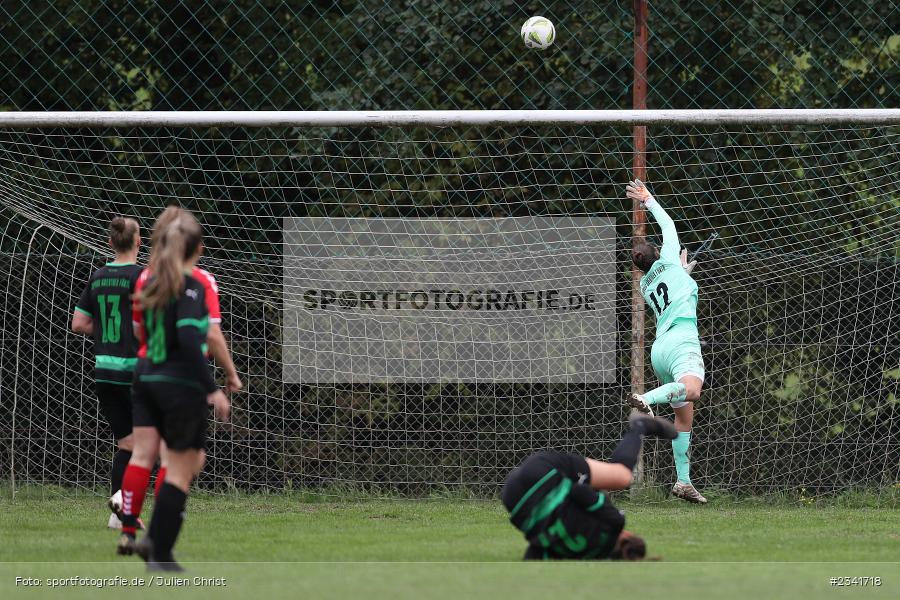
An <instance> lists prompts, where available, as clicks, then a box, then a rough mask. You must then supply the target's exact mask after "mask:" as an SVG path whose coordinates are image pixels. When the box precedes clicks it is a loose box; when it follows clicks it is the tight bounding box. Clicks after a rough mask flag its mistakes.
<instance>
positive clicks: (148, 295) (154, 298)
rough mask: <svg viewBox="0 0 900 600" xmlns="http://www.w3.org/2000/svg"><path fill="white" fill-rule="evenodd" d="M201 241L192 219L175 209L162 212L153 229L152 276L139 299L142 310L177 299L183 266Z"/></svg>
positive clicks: (170, 208) (169, 208) (200, 232)
mask: <svg viewBox="0 0 900 600" xmlns="http://www.w3.org/2000/svg"><path fill="white" fill-rule="evenodd" d="M202 241H203V231H202V229H201V228H200V223H198V222H197V219H195V218H194V215H192V214H191V213H190V212H188V211H186V210H184V209H183V208H179V207H177V206H170V207H168V208H167V209H166V210H164V211H163V213H162V214H161V215H160V216H159V218H158V219H157V220H156V224H155V225H154V227H153V236H152V237H151V244H152V248H151V250H150V267H149V268H150V273H151V275H152V276H151V279H150V281H149V282H148V283H147V286H146V287H145V288H144V289H143V291H142V292H141V294H140V296H139V298H138V299H139V301H140V304H141V307H142V308H144V309H148V308H162V307H164V306H166V305H167V304H168V303H169V302H171V301H172V300H174V299H175V298H177V297H178V295H179V294H180V293H181V290H182V288H183V286H184V267H185V263H186V262H187V260H188V259H190V258H191V257H192V256H193V255H194V254H195V253H196V252H197V249H198V248H199V247H200V243H201V242H202Z"/></svg>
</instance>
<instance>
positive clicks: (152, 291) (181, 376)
mask: <svg viewBox="0 0 900 600" xmlns="http://www.w3.org/2000/svg"><path fill="white" fill-rule="evenodd" d="M171 211H175V212H176V213H177V214H176V215H175V217H174V218H170V219H167V220H166V221H165V224H164V226H162V227H160V225H159V220H158V221H157V225H156V227H154V230H153V236H152V249H151V253H150V266H149V267H148V269H149V270H150V272H151V273H152V275H151V276H150V278H149V279H148V280H147V282H146V285H145V286H144V287H143V289H141V290H140V291H139V293H137V294H136V300H135V305H134V309H133V315H132V319H133V320H134V322H135V323H136V329H137V331H138V338H139V341H140V347H139V350H138V364H137V368H136V369H135V376H134V437H135V447H134V453H133V455H132V458H131V462H130V463H129V465H128V469H127V470H126V471H125V477H124V481H123V484H122V515H123V516H122V536H121V537H120V539H119V545H118V552H119V553H120V554H131V553H132V552H137V553H138V554H139V555H140V556H141V557H142V558H143V559H144V560H146V561H147V564H148V568H150V569H153V570H166V571H180V570H181V567H179V566H178V564H177V563H176V562H175V560H174V558H173V556H172V548H173V546H174V545H175V541H176V539H177V538H178V534H179V532H180V530H181V525H182V518H183V514H184V507H185V503H186V501H187V494H188V491H189V489H190V485H191V482H192V481H193V479H194V477H195V476H196V475H197V474H198V472H199V468H200V465H201V464H202V463H201V461H200V460H199V459H200V455H201V452H203V451H204V450H205V448H206V431H207V412H208V406H209V405H210V404H211V405H213V406H214V407H215V408H216V410H217V411H218V412H219V414H220V416H221V417H222V418H223V420H225V419H227V417H228V412H229V408H230V406H229V403H228V399H227V397H226V396H225V394H224V393H223V392H222V390H220V389H219V388H218V386H217V385H216V382H215V380H214V379H213V376H212V373H211V371H210V369H209V368H208V365H207V362H206V335H207V330H208V328H209V312H208V310H207V308H206V304H205V298H204V293H205V291H204V287H203V285H202V284H201V283H200V282H199V281H197V280H196V279H194V278H193V277H192V276H191V275H190V272H191V269H192V268H193V267H194V265H195V264H196V263H197V260H198V259H199V258H200V254H201V253H202V251H203V245H202V239H203V238H202V231H201V228H200V224H199V223H198V222H197V220H196V219H195V218H194V216H193V215H192V214H191V213H190V212H188V211H186V210H184V209H181V208H177V207H169V208H168V209H166V213H171ZM169 216H171V215H169ZM160 440H163V441H165V443H166V446H167V447H168V462H169V468H168V470H167V472H166V475H165V481H164V482H163V484H162V486H161V488H160V491H159V496H158V497H157V500H156V502H155V504H154V507H153V516H152V519H151V521H150V526H149V529H148V531H147V535H146V536H144V538H143V539H141V541H140V542H139V543H137V544H135V543H134V535H135V528H136V521H137V515H139V514H140V510H141V506H142V504H143V502H144V496H145V493H146V489H147V483H148V481H149V478H150V470H151V469H152V468H153V465H154V464H155V463H156V459H157V457H158V454H159V445H160V444H159V443H160Z"/></svg>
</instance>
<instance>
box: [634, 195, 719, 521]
mask: <svg viewBox="0 0 900 600" xmlns="http://www.w3.org/2000/svg"><path fill="white" fill-rule="evenodd" d="M626 195H627V196H628V197H629V198H631V199H632V200H638V201H640V202H641V203H642V204H643V206H644V208H646V209H647V210H649V211H650V214H652V215H653V218H654V219H656V222H657V223H658V224H659V226H660V228H661V229H662V234H663V245H662V249H661V250H660V249H657V248H656V247H655V246H653V245H652V244H649V243H646V242H641V243H638V244H636V245H635V246H634V248H633V249H632V260H633V262H634V264H635V266H636V267H637V268H639V269H640V270H641V271H643V272H644V276H643V277H641V295H642V296H644V300H646V302H647V304H648V305H649V306H650V308H651V310H652V311H653V314H655V315H656V339H655V340H654V341H653V348H652V349H651V351H650V363H651V365H652V366H653V371H654V373H656V377H657V379H659V382H660V383H661V384H662V385H660V386H659V387H657V388H655V389H652V390H650V391H648V392H646V393H644V394H643V395H640V394H633V395H632V397H631V402H630V403H631V406H632V407H633V408H635V409H637V410H639V411H640V412H643V413H646V414H650V415H652V414H653V408H652V407H653V405H655V404H670V405H671V406H672V408H673V409H674V410H675V428H676V429H677V430H678V437H677V438H676V439H674V440H672V452H673V454H674V455H675V470H676V472H677V474H678V481H677V482H676V483H675V486H674V487H673V488H672V495H673V496H676V497H678V498H681V499H683V500H687V501H688V502H694V503H698V504H706V498H704V497H703V496H702V495H701V494H700V492H698V491H697V490H696V489H695V488H694V486H693V484H692V483H691V463H690V460H689V458H688V448H689V447H690V445H691V426H692V425H693V421H694V402H696V401H697V400H699V399H700V390H701V388H702V387H703V377H704V368H703V356H702V355H701V354H700V336H699V333H698V332H697V283H696V282H695V281H694V280H693V279H692V278H691V271H692V270H693V268H694V266H695V265H696V261H694V262H691V263H690V264H688V262H687V251H686V250H685V251H683V252H681V245H680V244H679V242H678V232H677V231H676V230H675V223H674V222H673V221H672V218H671V217H669V215H667V214H666V211H664V210H663V208H662V206H660V205H659V203H658V202H657V201H656V200H655V199H654V198H653V196H652V195H651V194H650V191H649V190H647V188H646V186H645V185H644V184H643V183H641V181H640V180H637V179H636V180H634V181H632V182H630V183H629V184H628V186H627V187H626Z"/></svg>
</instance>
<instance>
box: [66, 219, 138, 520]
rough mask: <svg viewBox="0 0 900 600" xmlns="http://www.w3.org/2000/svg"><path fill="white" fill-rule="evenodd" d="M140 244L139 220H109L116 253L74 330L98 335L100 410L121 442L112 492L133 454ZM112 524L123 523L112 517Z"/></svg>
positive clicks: (84, 295)
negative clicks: (134, 303) (134, 315)
mask: <svg viewBox="0 0 900 600" xmlns="http://www.w3.org/2000/svg"><path fill="white" fill-rule="evenodd" d="M140 244H141V238H140V231H139V228H138V224H137V221H135V220H134V219H127V218H124V217H116V218H115V219H113V220H112V222H111V223H110V225H109V245H110V247H111V248H112V249H113V250H114V251H115V259H114V260H113V261H112V262H109V263H107V264H106V265H105V266H103V267H101V268H99V269H97V270H96V271H94V273H93V274H92V275H91V278H90V280H89V281H88V283H87V285H86V286H85V287H84V291H82V292H81V297H80V298H79V299H78V303H77V304H76V305H75V310H74V312H73V313H72V330H73V331H76V332H78V333H83V334H85V335H91V336H93V338H94V381H95V389H96V392H97V399H98V400H99V402H100V410H101V412H102V413H103V416H104V417H105V418H106V420H107V422H108V423H109V426H110V428H111V429H112V433H113V437H115V439H116V445H117V446H118V448H117V450H116V453H115V454H114V455H113V460H112V470H111V472H110V493H111V494H115V493H116V492H117V491H118V490H119V489H121V487H122V475H123V474H124V473H125V467H126V465H128V461H129V459H130V458H131V451H132V449H133V447H134V437H133V436H132V434H131V378H132V373H133V371H134V366H135V363H136V362H137V340H136V339H135V337H134V331H133V329H132V327H131V295H132V293H133V292H134V287H135V283H136V282H137V279H138V276H139V275H140V273H141V267H139V266H137V265H136V264H135V261H136V259H137V253H138V248H139V247H140ZM108 525H109V527H110V528H112V529H118V528H119V527H121V523H120V522H119V519H118V517H117V516H116V515H115V513H113V514H112V515H110V517H109V523H108Z"/></svg>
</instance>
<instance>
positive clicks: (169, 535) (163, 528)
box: [150, 483, 187, 562]
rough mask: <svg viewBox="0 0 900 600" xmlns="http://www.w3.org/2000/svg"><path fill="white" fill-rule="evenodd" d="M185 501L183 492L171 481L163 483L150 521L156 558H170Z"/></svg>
mask: <svg viewBox="0 0 900 600" xmlns="http://www.w3.org/2000/svg"><path fill="white" fill-rule="evenodd" d="M186 502H187V494H186V493H185V492H183V491H181V490H180V489H178V488H177V487H175V486H174V485H172V484H171V483H163V485H162V488H161V489H160V490H159V497H158V498H157V499H156V504H155V505H154V507H153V521H152V522H151V523H150V532H151V537H150V539H152V540H153V553H154V554H155V556H154V558H155V559H156V560H160V561H163V562H169V561H171V560H172V547H173V546H174V545H175V540H176V539H178V533H179V532H180V531H181V524H182V522H183V521H184V505H185V503H186Z"/></svg>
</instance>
